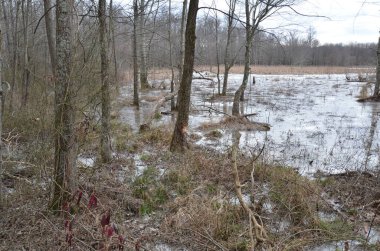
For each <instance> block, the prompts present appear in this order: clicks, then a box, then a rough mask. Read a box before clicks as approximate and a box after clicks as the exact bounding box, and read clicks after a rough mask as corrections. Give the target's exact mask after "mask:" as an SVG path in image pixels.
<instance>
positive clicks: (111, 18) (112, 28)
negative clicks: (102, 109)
mask: <svg viewBox="0 0 380 251" xmlns="http://www.w3.org/2000/svg"><path fill="white" fill-rule="evenodd" d="M113 16H114V9H113V1H112V0H110V23H109V27H110V30H109V34H110V41H112V58H113V64H114V79H115V87H116V91H117V93H119V89H120V86H119V77H118V69H117V56H116V41H115V40H116V38H115V25H114V20H113Z"/></svg>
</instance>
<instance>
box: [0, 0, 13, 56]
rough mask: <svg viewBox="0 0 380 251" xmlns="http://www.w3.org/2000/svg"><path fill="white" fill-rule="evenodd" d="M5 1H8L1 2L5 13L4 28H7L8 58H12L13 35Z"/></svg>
mask: <svg viewBox="0 0 380 251" xmlns="http://www.w3.org/2000/svg"><path fill="white" fill-rule="evenodd" d="M5 1H6V0H2V1H1V6H2V9H3V10H2V11H3V16H4V26H5V38H6V48H7V49H8V50H7V53H8V57H9V58H10V57H11V55H12V50H11V48H12V44H11V38H10V37H11V34H10V26H9V21H8V15H7V9H6V6H5Z"/></svg>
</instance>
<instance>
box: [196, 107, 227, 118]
mask: <svg viewBox="0 0 380 251" xmlns="http://www.w3.org/2000/svg"><path fill="white" fill-rule="evenodd" d="M201 106H202V107H206V108H207V109H209V110H211V111H214V112H216V113H220V114H224V115H226V116H228V117H232V116H231V115H229V114H228V113H225V112H222V111H219V110H218V109H215V108H212V107H210V106H207V105H201Z"/></svg>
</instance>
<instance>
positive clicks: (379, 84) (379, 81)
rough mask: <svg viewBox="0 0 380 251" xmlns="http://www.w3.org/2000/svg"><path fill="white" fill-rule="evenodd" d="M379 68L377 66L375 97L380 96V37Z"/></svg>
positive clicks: (379, 47)
mask: <svg viewBox="0 0 380 251" xmlns="http://www.w3.org/2000/svg"><path fill="white" fill-rule="evenodd" d="M376 53H377V66H376V84H375V90H374V92H373V96H374V97H379V96H380V37H379V41H378V43H377V52H376Z"/></svg>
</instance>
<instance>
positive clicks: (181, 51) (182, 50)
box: [178, 0, 187, 80]
mask: <svg viewBox="0 0 380 251" xmlns="http://www.w3.org/2000/svg"><path fill="white" fill-rule="evenodd" d="M186 17H187V0H183V5H182V15H181V31H180V32H181V34H180V36H181V37H180V41H179V44H180V45H179V46H180V48H179V55H180V56H179V58H180V62H179V65H178V71H179V76H178V77H179V79H180V80H182V71H183V65H184V63H185V31H186V30H185V26H186Z"/></svg>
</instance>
